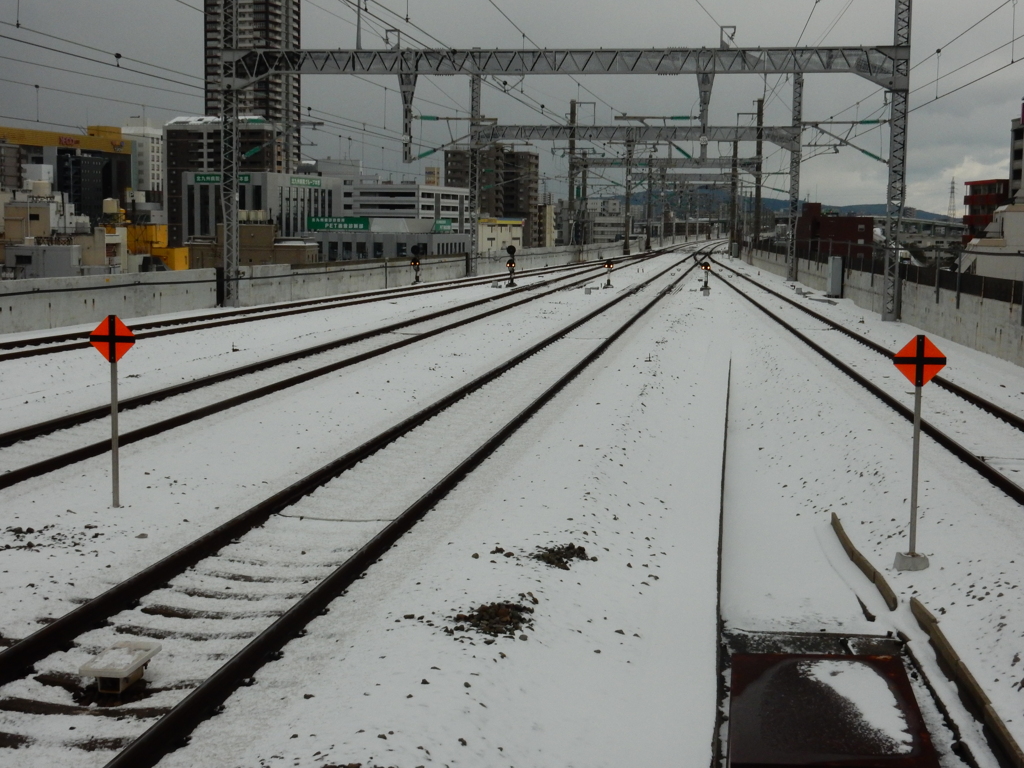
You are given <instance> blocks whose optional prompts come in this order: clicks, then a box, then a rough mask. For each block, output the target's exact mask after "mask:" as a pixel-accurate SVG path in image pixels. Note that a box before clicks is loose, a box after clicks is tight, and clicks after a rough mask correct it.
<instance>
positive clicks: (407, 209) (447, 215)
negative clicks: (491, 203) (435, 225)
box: [341, 178, 470, 234]
mask: <svg viewBox="0 0 1024 768" xmlns="http://www.w3.org/2000/svg"><path fill="white" fill-rule="evenodd" d="M345 198H346V199H345V200H344V202H343V208H342V214H341V215H343V216H365V217H368V218H402V219H435V220H447V221H448V222H450V223H451V231H452V232H454V233H455V234H468V233H469V232H470V216H469V190H468V189H463V188H460V187H441V186H435V185H427V184H417V183H415V182H401V183H393V182H390V181H380V180H379V179H369V178H362V179H360V180H359V181H358V182H357V183H355V184H354V185H353V186H352V191H351V192H349V191H347V190H346V192H345Z"/></svg>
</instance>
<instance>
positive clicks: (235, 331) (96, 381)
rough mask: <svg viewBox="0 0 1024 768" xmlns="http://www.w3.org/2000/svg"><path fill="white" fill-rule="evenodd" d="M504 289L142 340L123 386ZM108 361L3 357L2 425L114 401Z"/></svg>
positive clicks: (230, 362) (230, 364) (140, 385)
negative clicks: (111, 399)
mask: <svg viewBox="0 0 1024 768" xmlns="http://www.w3.org/2000/svg"><path fill="white" fill-rule="evenodd" d="M596 279H597V278H595V280H596ZM539 280H540V278H528V279H524V280H523V281H522V284H523V285H532V284H536V283H537V282H539ZM499 293H501V294H503V293H504V291H500V292H499V291H498V290H495V289H493V288H491V287H490V285H477V286H466V287H464V288H459V289H457V290H451V291H439V292H435V293H424V294H416V293H413V294H409V295H402V296H395V297H392V298H389V299H387V300H383V301H376V302H371V303H367V304H358V305H355V306H341V307H336V308H331V309H320V310H318V311H316V312H308V313H304V314H297V315H291V316H289V317H286V318H277V319H274V318H270V319H253V320H251V321H250V322H244V323H239V324H237V325H227V326H221V327H218V328H207V329H203V330H194V331H189V332H187V333H175V334H170V335H167V336H156V337H153V338H149V339H140V340H138V341H137V342H136V344H135V346H133V347H132V348H131V350H129V352H128V353H127V354H126V355H125V356H124V357H123V358H121V360H120V362H119V363H118V378H119V383H118V393H119V395H120V397H121V398H128V397H131V396H134V395H138V394H142V393H144V392H150V391H153V390H156V389H160V388H161V387H166V386H169V385H172V384H177V383H180V382H182V381H188V380H190V379H194V378H199V377H201V376H207V375H209V374H211V373H218V372H220V371H223V370H226V369H230V368H236V367H239V366H242V365H246V364H248V363H253V362H257V361H259V360H265V359H268V358H271V357H275V356H277V355H282V354H285V353H289V352H294V351H295V350H296V349H302V348H307V347H313V346H316V345H317V344H322V343H325V342H328V341H332V340H336V339H343V338H345V337H348V336H351V335H353V334H355V333H359V332H362V331H366V330H370V329H373V328H376V327H378V326H381V325H387V324H391V323H394V322H399V321H402V320H408V319H411V318H414V317H417V316H420V315H424V314H427V313H428V312H430V311H434V310H439V309H445V308H450V307H455V306H458V305H461V304H464V303H468V302H470V301H474V300H477V299H484V298H490V297H495V296H497V295H499ZM478 311H479V310H478ZM182 316H185V317H187V316H188V314H187V313H185V314H184V315H182ZM257 317H258V316H257ZM129 327H130V322H129ZM90 330H91V329H90ZM11 338H14V336H0V340H7V339H11ZM109 368H110V366H109V365H108V364H106V363H105V361H104V360H103V358H102V356H101V355H99V354H97V352H96V350H94V349H93V348H92V347H87V348H85V349H79V350H71V351H68V352H61V353H57V354H52V355H42V356H39V357H26V358H20V359H17V360H8V361H5V362H4V363H3V364H2V365H0V392H2V394H0V414H2V415H0V432H4V431H7V430H9V429H13V428H15V427H20V426H24V425H27V424H34V423H36V422H39V421H43V420H45V419H51V418H55V417H57V416H61V415H64V414H66V413H73V412H76V411H78V410H81V409H84V408H87V407H95V406H99V405H104V404H109V402H110V370H109Z"/></svg>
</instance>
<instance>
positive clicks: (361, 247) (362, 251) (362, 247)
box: [356, 243, 366, 259]
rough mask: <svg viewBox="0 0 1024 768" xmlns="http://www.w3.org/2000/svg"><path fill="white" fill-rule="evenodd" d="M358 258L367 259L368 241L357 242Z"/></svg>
mask: <svg viewBox="0 0 1024 768" xmlns="http://www.w3.org/2000/svg"><path fill="white" fill-rule="evenodd" d="M356 258H357V259H365V258H366V243H356Z"/></svg>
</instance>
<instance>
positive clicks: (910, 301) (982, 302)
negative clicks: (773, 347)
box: [746, 251, 1024, 366]
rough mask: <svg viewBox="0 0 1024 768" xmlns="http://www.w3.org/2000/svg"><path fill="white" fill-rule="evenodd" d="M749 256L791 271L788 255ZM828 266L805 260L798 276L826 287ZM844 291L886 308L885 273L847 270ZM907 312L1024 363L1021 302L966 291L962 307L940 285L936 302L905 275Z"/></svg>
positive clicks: (921, 323) (941, 331) (927, 325)
mask: <svg viewBox="0 0 1024 768" xmlns="http://www.w3.org/2000/svg"><path fill="white" fill-rule="evenodd" d="M746 261H747V263H749V264H751V265H752V266H754V267H756V268H758V269H763V270H765V271H766V272H771V273H773V274H776V275H781V276H783V277H785V276H786V262H785V256H783V255H781V254H777V253H770V252H766V251H755V252H754V253H753V255H752V256H750V257H748V258H747V259H746ZM826 269H827V265H825V264H819V263H817V262H810V261H807V260H806V259H800V262H799V264H798V271H797V278H798V280H799V281H800V282H801V283H803V284H804V285H806V286H807V287H808V288H811V289H812V290H817V291H825V289H826V284H825V281H826ZM843 296H844V298H847V299H850V300H852V301H853V303H854V304H856V305H857V306H858V307H862V308H864V309H867V310H870V311H871V312H875V313H881V311H882V277H881V275H872V274H870V273H866V272H855V271H853V270H846V274H845V276H844V286H843ZM901 315H902V318H901V319H902V320H903V322H906V323H910V324H911V325H915V326H917V327H918V328H921V329H922V330H924V331H928V332H930V333H934V334H936V335H937V336H942V337H943V338H946V339H951V340H952V341H955V342H957V343H958V344H963V345H964V346H967V347H971V348H972V349H977V350H980V351H981V352H987V353H988V354H990V355H994V356H996V357H1000V358H1002V359H1003V360H1009V361H1010V362H1011V363H1016V364H1017V365H1021V366H1024V326H1022V325H1021V308H1020V306H1019V305H1017V304H1010V303H1008V302H1005V301H995V300H994V299H983V298H980V297H978V296H968V295H965V294H961V296H960V309H957V307H956V292H955V291H949V290H945V289H942V288H940V289H939V301H938V302H937V303H936V301H935V288H934V286H928V285H919V284H917V283H911V282H907V281H906V280H904V281H903V303H902V311H901Z"/></svg>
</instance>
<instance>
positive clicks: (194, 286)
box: [0, 269, 217, 333]
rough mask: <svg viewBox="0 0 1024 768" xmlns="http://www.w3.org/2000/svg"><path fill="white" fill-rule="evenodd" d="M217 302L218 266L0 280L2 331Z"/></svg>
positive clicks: (158, 312) (164, 311) (203, 306)
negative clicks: (215, 267) (121, 273)
mask: <svg viewBox="0 0 1024 768" xmlns="http://www.w3.org/2000/svg"><path fill="white" fill-rule="evenodd" d="M215 306H217V284H216V274H215V271H214V270H212V269H193V270H188V271H183V272H143V273H133V274H127V275H91V276H88V277H45V278H39V279H35V280H5V281H3V282H0V333H20V332H22V331H35V330H40V329H44V328H61V327H63V326H67V325H80V324H82V323H91V322H99V321H100V320H101V319H102V318H104V317H106V316H107V315H118V316H120V317H124V318H132V317H144V316H147V315H162V314H167V313H170V312H184V311H188V310H196V309H210V308H212V307H215Z"/></svg>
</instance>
